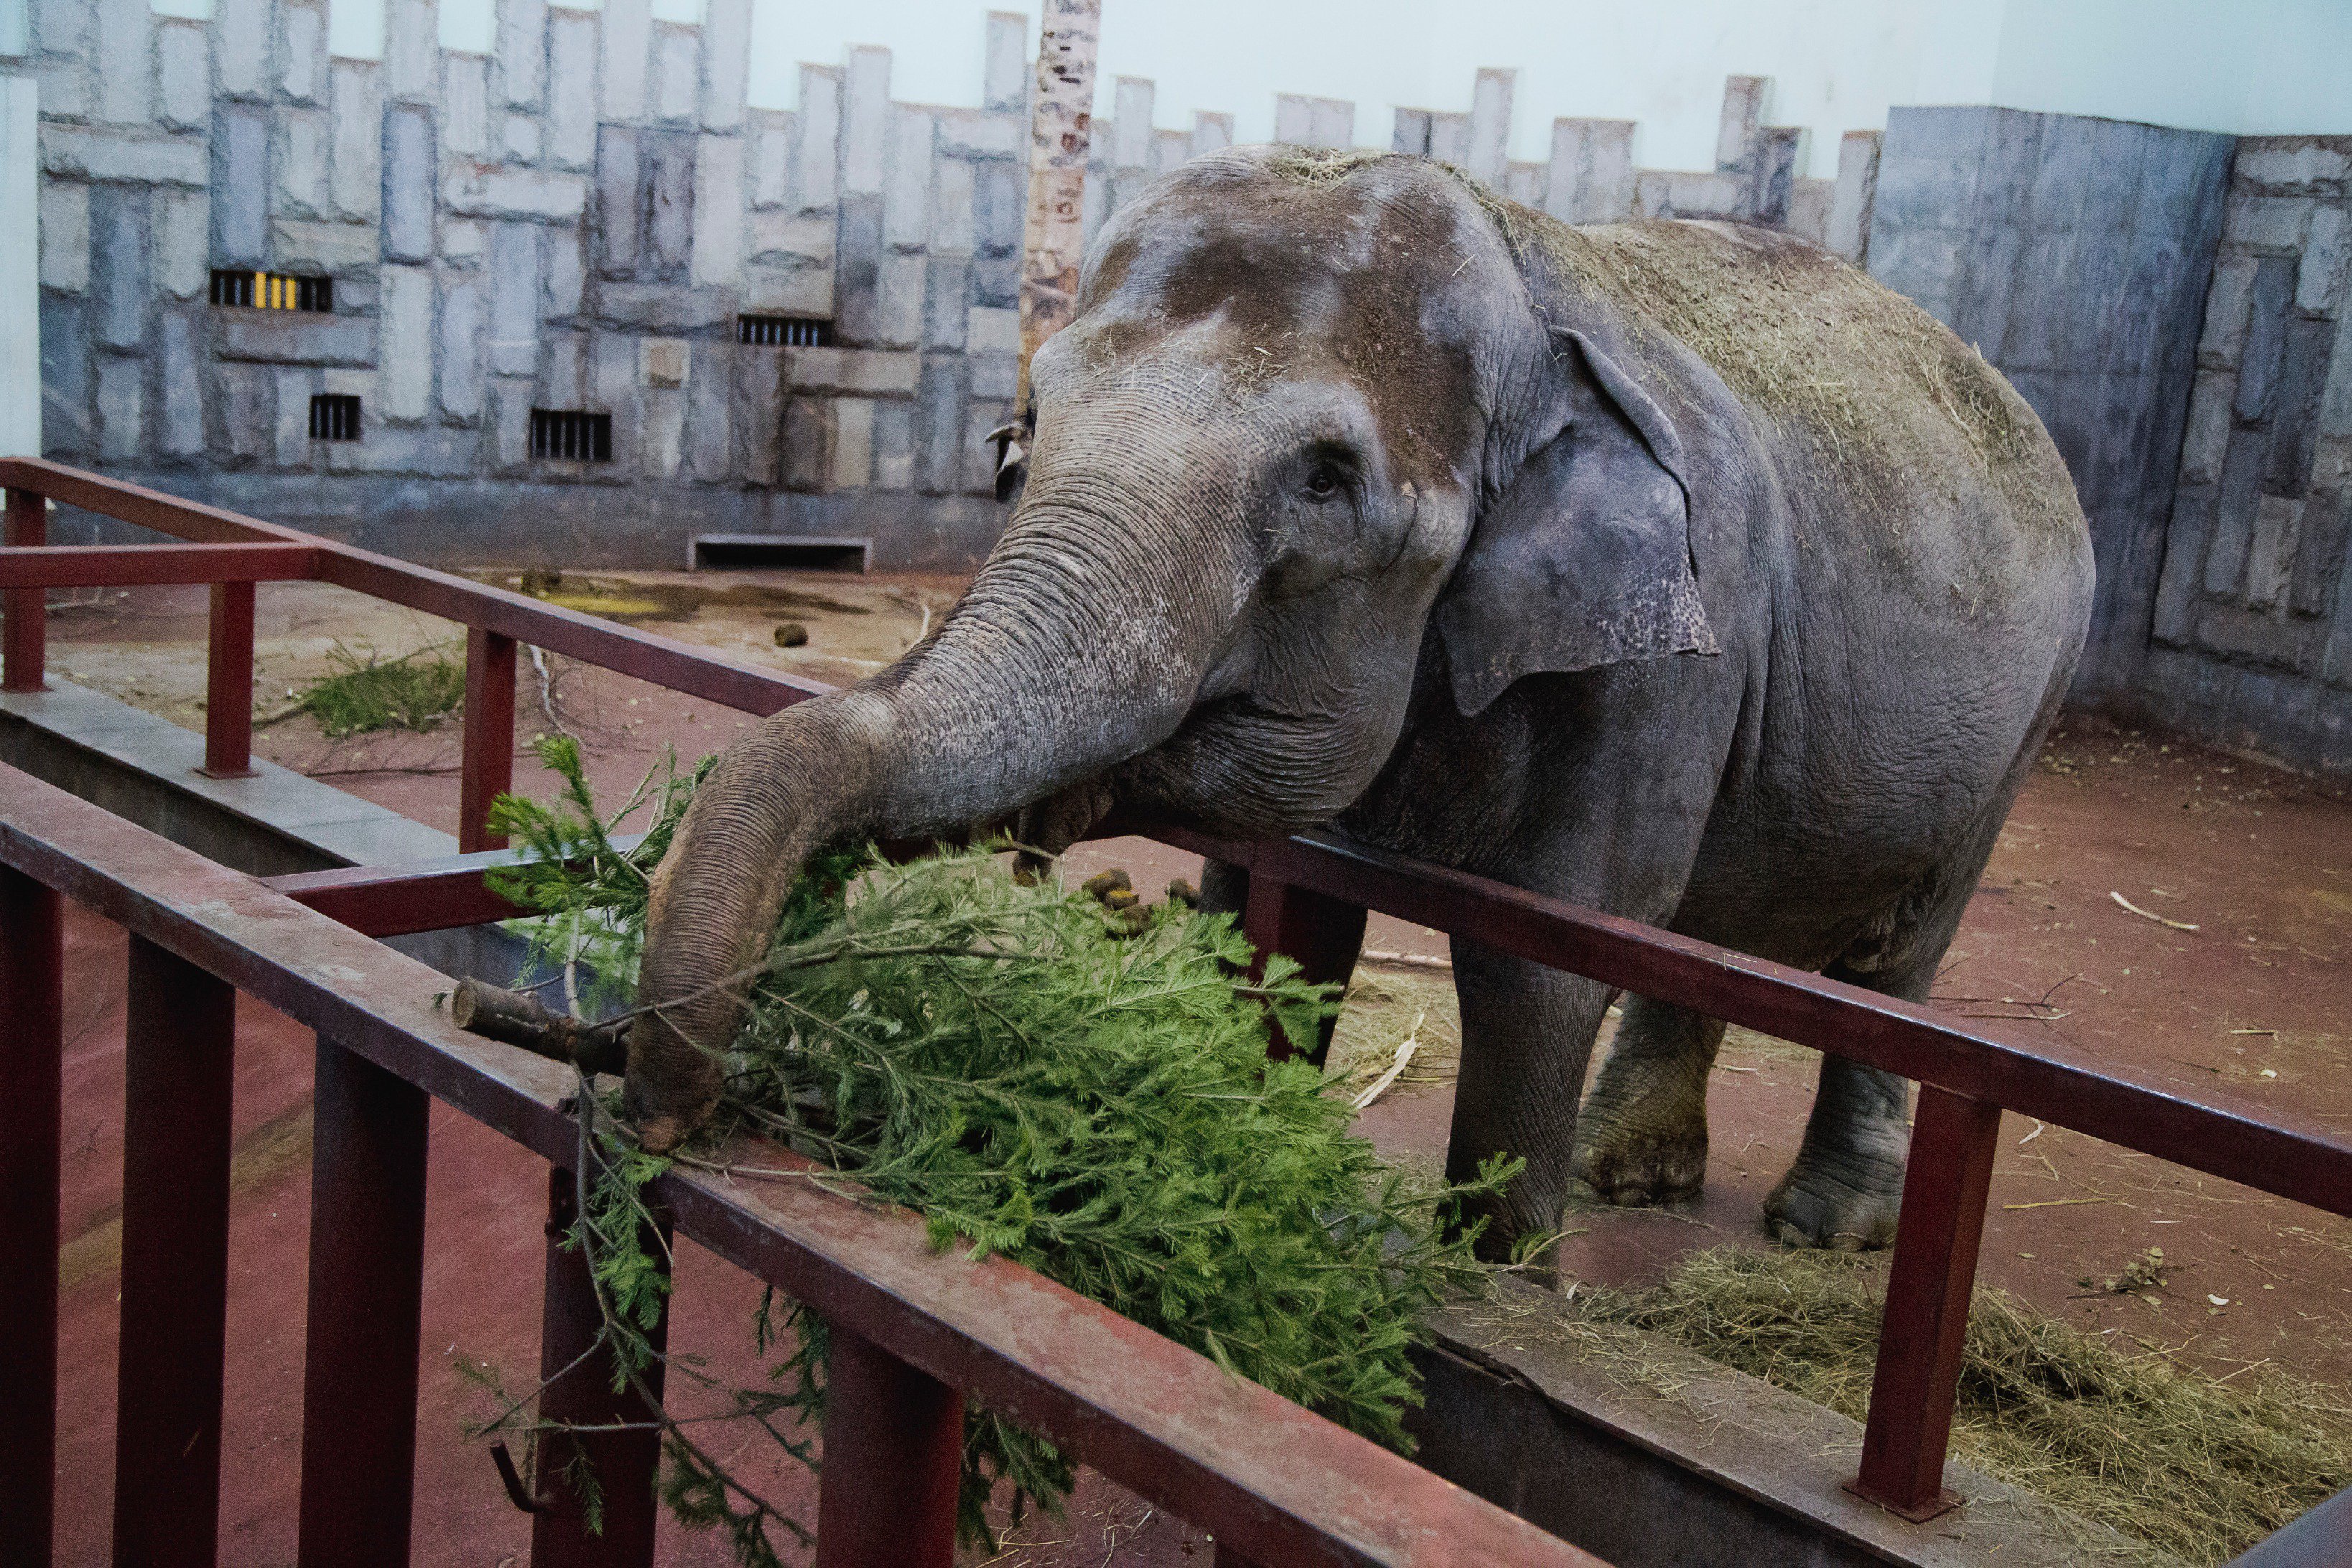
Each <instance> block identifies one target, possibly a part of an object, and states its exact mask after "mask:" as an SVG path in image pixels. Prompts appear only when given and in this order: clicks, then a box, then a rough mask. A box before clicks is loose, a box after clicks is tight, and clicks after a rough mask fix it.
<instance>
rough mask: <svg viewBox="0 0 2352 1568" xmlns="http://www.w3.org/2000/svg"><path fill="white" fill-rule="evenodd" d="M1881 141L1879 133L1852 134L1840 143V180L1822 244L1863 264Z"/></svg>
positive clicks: (1867, 251) (1838, 174) (1876, 190)
mask: <svg viewBox="0 0 2352 1568" xmlns="http://www.w3.org/2000/svg"><path fill="white" fill-rule="evenodd" d="M1880 141H1881V133H1880V132H1875V131H1849V132H1846V133H1845V135H1844V136H1843V137H1842V138H1840V139H1839V142H1838V172H1837V181H1836V184H1835V186H1834V187H1833V189H1832V192H1831V195H1830V210H1829V216H1828V220H1827V222H1826V223H1825V225H1824V226H1823V229H1822V244H1823V245H1824V246H1825V247H1827V248H1829V249H1831V250H1832V251H1835V252H1836V253H1837V254H1838V255H1840V256H1843V257H1844V258H1846V259H1847V260H1848V261H1856V262H1859V261H1863V260H1864V259H1865V258H1866V257H1867V255H1868V253H1869V242H1870V225H1871V216H1872V210H1873V208H1874V205H1875V204H1876V200H1877V194H1878V151H1879V144H1880Z"/></svg>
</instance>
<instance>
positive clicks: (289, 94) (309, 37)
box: [278, 0, 327, 103]
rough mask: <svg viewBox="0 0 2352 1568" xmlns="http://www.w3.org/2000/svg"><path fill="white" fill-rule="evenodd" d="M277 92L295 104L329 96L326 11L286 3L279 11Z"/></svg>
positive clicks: (300, 3)
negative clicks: (327, 94)
mask: <svg viewBox="0 0 2352 1568" xmlns="http://www.w3.org/2000/svg"><path fill="white" fill-rule="evenodd" d="M278 92H279V93H280V94H282V95H283V96H285V97H286V98H288V99H290V100H293V101H294V102H296V103H321V102H324V101H325V100H326V93H327V8H326V7H325V6H323V5H308V4H304V3H303V0H283V3H282V4H281V5H279V7H278Z"/></svg>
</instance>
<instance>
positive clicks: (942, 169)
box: [928, 158, 974, 256]
mask: <svg viewBox="0 0 2352 1568" xmlns="http://www.w3.org/2000/svg"><path fill="white" fill-rule="evenodd" d="M973 173H974V171H973V168H972V165H971V161H970V160H968V159H964V158H941V159H940V161H939V163H938V164H937V166H936V167H934V168H933V169H932V171H931V217H930V234H929V246H928V248H929V251H930V253H931V254H932V255H933V256H970V255H971V251H972V245H973V240H974V236H973V233H972V222H971V220H972V210H971V205H972V191H973V184H972V176H973Z"/></svg>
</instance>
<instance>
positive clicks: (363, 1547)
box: [296, 1035, 430, 1568]
mask: <svg viewBox="0 0 2352 1568" xmlns="http://www.w3.org/2000/svg"><path fill="white" fill-rule="evenodd" d="M318 1064H319V1068H318V1087H317V1090H316V1093H315V1096H314V1100H313V1112H312V1122H311V1126H312V1131H311V1142H310V1320H309V1321H310V1329H309V1332H308V1335H307V1338H306V1342H305V1344H304V1346H303V1358H302V1359H303V1367H302V1502H301V1524H300V1531H299V1542H300V1544H299V1548H298V1556H297V1559H296V1560H297V1562H299V1563H301V1564H303V1565H304V1568H311V1565H314V1564H315V1565H318V1568H326V1565H327V1564H333V1565H334V1568H405V1564H406V1563H407V1562H408V1538H409V1516H410V1504H411V1501H412V1500H413V1497H414V1493H415V1475H416V1349H417V1333H418V1329H417V1311H418V1308H419V1306H420V1304H421V1301H422V1298H423V1295H424V1282H425V1128H426V1119H425V1118H426V1110H427V1108H428V1106H429V1104H430V1101H429V1100H427V1098H426V1096H425V1091H424V1090H423V1089H419V1088H417V1087H416V1086H415V1084H412V1083H410V1082H408V1081H407V1080H406V1079H402V1078H399V1077H397V1076H395V1075H394V1074H392V1073H389V1072H386V1071H384V1069H383V1068H380V1067H378V1066H376V1065H375V1064H374V1063H373V1062H371V1061H369V1060H367V1059H366V1058H364V1057H361V1056H358V1055H355V1054H354V1053H352V1052H351V1051H348V1050H346V1049H344V1048H343V1047H341V1046H339V1045H337V1044H335V1043H334V1042H333V1041H332V1040H330V1039H328V1038H327V1037H325V1036H323V1035H322V1036H320V1037H319V1050H318Z"/></svg>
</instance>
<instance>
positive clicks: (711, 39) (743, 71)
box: [702, 0, 751, 131]
mask: <svg viewBox="0 0 2352 1568" xmlns="http://www.w3.org/2000/svg"><path fill="white" fill-rule="evenodd" d="M750 69H751V0H705V4H704V6H703V12H702V128H703V129H704V130H705V131H732V130H734V129H736V128H737V127H738V126H740V125H741V124H742V123H743V115H744V93H745V90H746V88H747V86H748V83H749V79H750Z"/></svg>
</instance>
